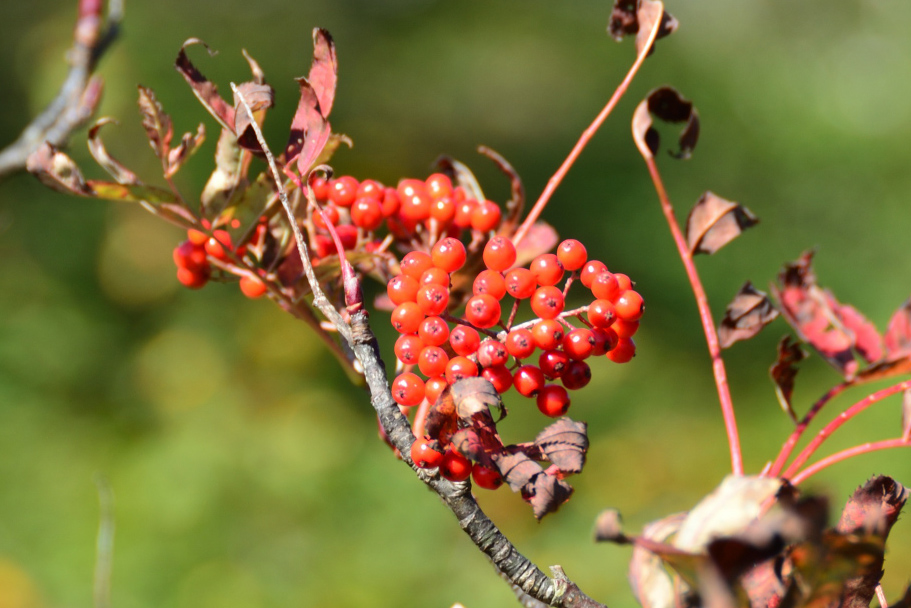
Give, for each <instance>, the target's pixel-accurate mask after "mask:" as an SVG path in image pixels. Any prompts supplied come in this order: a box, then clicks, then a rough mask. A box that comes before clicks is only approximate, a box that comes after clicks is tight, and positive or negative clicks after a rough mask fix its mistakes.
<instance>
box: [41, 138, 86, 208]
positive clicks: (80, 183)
mask: <svg viewBox="0 0 911 608" xmlns="http://www.w3.org/2000/svg"><path fill="white" fill-rule="evenodd" d="M25 167H26V169H27V170H28V172H29V173H31V174H32V175H34V176H35V177H37V178H38V179H40V180H41V181H42V183H44V185H45V186H49V187H50V188H53V189H54V190H58V191H60V192H65V193H66V194H75V195H77V196H92V189H91V188H89V186H88V185H87V184H86V183H85V178H84V177H83V176H82V171H80V170H79V166H78V165H77V164H76V162H75V161H74V160H73V159H72V158H70V157H69V156H67V155H66V154H64V153H63V152H61V151H60V150H58V149H57V148H56V147H55V146H54V145H53V144H51V143H49V142H45V143H43V144H41V145H40V146H38V149H36V150H35V151H34V152H32V153H31V154H29V157H28V159H27V160H26V165H25Z"/></svg>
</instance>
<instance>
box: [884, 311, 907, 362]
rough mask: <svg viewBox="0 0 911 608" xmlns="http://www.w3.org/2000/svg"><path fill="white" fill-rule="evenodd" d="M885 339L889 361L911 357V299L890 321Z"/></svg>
mask: <svg viewBox="0 0 911 608" xmlns="http://www.w3.org/2000/svg"><path fill="white" fill-rule="evenodd" d="M884 339H885V344H886V356H887V357H888V358H889V359H896V358H899V357H907V356H909V355H911V298H909V299H908V300H906V301H905V303H904V304H902V305H901V307H899V309H898V310H896V311H895V314H894V315H892V318H891V319H889V326H888V327H887V328H886V335H885V336H884Z"/></svg>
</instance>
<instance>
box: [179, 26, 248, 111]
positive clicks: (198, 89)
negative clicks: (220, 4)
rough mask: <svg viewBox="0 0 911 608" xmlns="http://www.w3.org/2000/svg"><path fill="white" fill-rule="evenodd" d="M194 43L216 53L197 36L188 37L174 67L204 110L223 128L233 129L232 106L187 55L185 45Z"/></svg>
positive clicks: (211, 53)
mask: <svg viewBox="0 0 911 608" xmlns="http://www.w3.org/2000/svg"><path fill="white" fill-rule="evenodd" d="M194 44H201V45H203V46H204V47H206V50H207V51H208V52H209V56H214V55H215V54H216V53H215V51H213V50H212V49H211V48H209V45H208V44H206V43H205V42H203V41H202V40H200V39H199V38H190V39H188V40H187V41H186V42H184V43H183V45H182V46H181V47H180V52H179V53H177V60H176V61H175V62H174V67H175V68H177V71H178V72H180V75H181V76H183V77H184V80H186V81H187V83H188V84H189V85H190V88H191V89H192V90H193V94H194V95H196V98H197V99H199V101H200V102H201V103H202V105H203V106H204V107H205V108H206V110H208V111H209V114H211V115H212V116H213V117H214V118H215V120H217V121H218V122H219V123H220V124H221V126H222V127H224V128H225V129H233V128H234V108H232V107H231V106H229V105H228V104H227V103H226V102H225V100H224V99H222V98H221V96H220V95H219V94H218V87H217V86H215V84H214V83H212V82H209V80H208V79H207V78H206V77H205V76H203V75H202V73H201V72H200V71H199V70H197V69H196V66H195V65H193V63H192V62H190V59H189V58H188V57H187V47H188V46H191V45H194Z"/></svg>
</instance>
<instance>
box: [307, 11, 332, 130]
mask: <svg viewBox="0 0 911 608" xmlns="http://www.w3.org/2000/svg"><path fill="white" fill-rule="evenodd" d="M307 80H308V81H309V82H310V85H311V86H312V87H313V90H314V91H315V92H316V96H317V98H318V99H319V106H320V110H321V111H322V114H323V117H324V118H328V117H329V113H330V112H331V111H332V103H333V100H334V99H335V87H336V84H337V82H338V59H337V58H336V56H335V43H334V42H333V41H332V36H330V35H329V32H327V31H326V30H324V29H321V28H314V29H313V61H312V62H311V64H310V73H309V74H308V75H307Z"/></svg>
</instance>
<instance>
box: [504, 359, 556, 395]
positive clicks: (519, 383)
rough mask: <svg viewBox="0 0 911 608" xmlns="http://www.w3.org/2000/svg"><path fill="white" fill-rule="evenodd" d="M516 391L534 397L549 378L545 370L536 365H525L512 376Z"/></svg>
mask: <svg viewBox="0 0 911 608" xmlns="http://www.w3.org/2000/svg"><path fill="white" fill-rule="evenodd" d="M512 382H513V385H514V386H515V387H516V391H518V393H519V394H520V395H522V396H523V397H534V396H535V395H537V394H538V391H540V390H541V389H542V388H543V387H544V383H545V382H547V380H546V379H545V378H544V372H542V371H541V370H540V369H539V368H537V367H535V366H534V365H523V366H522V367H520V368H519V369H517V370H516V372H515V373H514V374H513V376H512Z"/></svg>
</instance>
